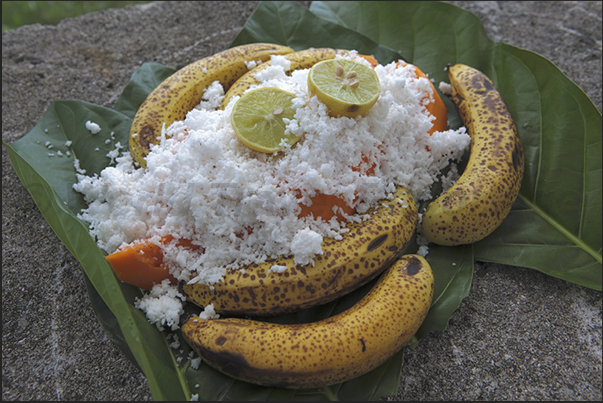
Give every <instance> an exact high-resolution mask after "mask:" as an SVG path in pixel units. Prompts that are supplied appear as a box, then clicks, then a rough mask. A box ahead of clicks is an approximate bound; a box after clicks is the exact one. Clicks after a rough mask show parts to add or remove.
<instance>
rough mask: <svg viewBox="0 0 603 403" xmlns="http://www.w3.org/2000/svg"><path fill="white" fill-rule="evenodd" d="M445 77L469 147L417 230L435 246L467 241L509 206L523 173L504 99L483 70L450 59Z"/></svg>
mask: <svg viewBox="0 0 603 403" xmlns="http://www.w3.org/2000/svg"><path fill="white" fill-rule="evenodd" d="M448 76H449V78H450V84H451V86H452V101H453V102H454V104H455V106H456V108H457V110H458V112H459V115H460V117H461V119H462V120H463V123H464V124H465V127H466V128H467V132H468V133H469V135H470V136H471V150H470V156H469V161H468V163H467V167H466V168H465V170H464V171H463V173H462V174H461V176H460V178H459V179H458V180H457V181H456V183H454V185H453V186H451V187H450V188H449V189H448V190H447V191H446V192H444V193H443V194H442V195H441V196H439V197H438V198H437V199H436V200H434V201H433V202H431V203H430V204H429V205H428V207H427V209H426V210H425V212H424V213H423V217H422V232H423V235H424V236H425V237H426V238H427V239H429V240H430V241H431V242H434V243H437V244H440V245H461V244H471V243H474V242H477V241H479V240H481V239H483V238H485V237H486V236H488V235H489V234H491V233H492V232H493V231H494V230H495V229H496V228H498V226H499V225H500V224H501V223H502V222H503V220H504V219H505V218H506V217H507V215H508V214H509V212H510V211H511V207H512V205H513V203H514V202H515V199H516V198H517V196H518V194H519V189H520V187H521V180H522V178H523V171H524V155H523V147H522V144H521V139H520V137H519V133H518V132H517V128H516V126H515V123H514V121H513V117H512V116H511V113H510V112H509V109H508V108H507V105H506V104H505V101H504V99H503V98H502V96H501V94H500V93H499V92H498V90H497V89H496V87H495V86H494V84H493V83H492V81H490V79H489V78H488V77H487V76H486V75H485V74H483V73H482V72H480V71H478V70H476V69H474V68H472V67H469V66H466V65H462V64H455V65H452V66H448Z"/></svg>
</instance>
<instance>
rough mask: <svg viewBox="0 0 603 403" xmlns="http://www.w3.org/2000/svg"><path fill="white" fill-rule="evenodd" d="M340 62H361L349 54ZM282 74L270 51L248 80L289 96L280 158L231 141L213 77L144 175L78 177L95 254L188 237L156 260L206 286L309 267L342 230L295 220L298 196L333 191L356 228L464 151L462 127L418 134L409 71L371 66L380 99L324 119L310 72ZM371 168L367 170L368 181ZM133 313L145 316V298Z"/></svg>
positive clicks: (418, 192) (422, 189) (419, 112)
mask: <svg viewBox="0 0 603 403" xmlns="http://www.w3.org/2000/svg"><path fill="white" fill-rule="evenodd" d="M346 57H351V58H354V59H357V60H359V61H362V62H364V63H366V62H365V61H364V59H362V58H357V57H356V56H355V54H354V53H352V54H351V56H346ZM250 65H253V63H251V64H250ZM288 67H289V62H288V61H287V60H286V59H285V58H284V57H283V56H273V57H272V64H271V66H270V67H269V68H266V69H264V70H262V72H261V73H260V74H258V76H257V77H256V78H258V79H259V80H261V84H259V86H260V87H278V88H281V89H283V90H286V91H289V92H291V93H293V94H295V95H296V96H297V98H295V99H294V101H293V106H294V108H295V109H296V113H295V118H294V119H292V120H291V121H289V122H288V125H287V130H288V131H290V132H291V133H294V134H296V135H298V136H301V140H300V141H299V142H298V143H296V144H295V145H293V146H291V147H288V148H286V149H285V150H283V151H282V152H280V153H276V154H274V155H269V154H263V153H258V152H255V151H252V150H250V149H249V148H247V147H246V146H244V145H243V144H242V143H241V142H240V141H239V140H238V138H237V136H236V134H235V132H234V131H233V129H232V126H231V124H230V113H231V111H232V108H233V105H234V103H235V102H236V100H237V99H238V97H234V98H233V99H232V100H231V101H230V103H229V105H228V106H227V107H226V108H225V109H224V110H216V107H217V106H218V105H219V104H220V102H221V101H222V99H223V96H224V90H223V89H222V87H221V86H220V84H219V83H217V82H216V83H214V84H213V85H212V86H210V87H209V88H208V89H207V90H206V92H205V95H204V99H203V101H202V102H201V103H200V105H199V106H198V107H197V108H195V109H193V110H192V111H191V112H189V114H188V115H187V117H186V119H185V120H184V121H182V122H175V123H174V124H172V125H171V126H170V127H168V128H167V129H165V130H164V131H163V133H162V137H161V142H160V143H159V144H158V145H156V146H152V147H151V152H150V153H149V155H148V157H147V169H136V168H135V167H134V164H133V160H132V157H131V155H130V154H129V153H128V152H124V153H123V155H122V156H121V157H117V158H115V161H116V165H115V166H111V167H108V168H106V169H104V170H103V171H102V172H101V173H100V175H95V176H93V177H89V176H85V175H83V173H82V174H81V175H78V183H77V184H76V185H74V188H75V189H76V190H77V191H79V192H81V193H82V194H83V195H84V197H85V200H86V202H88V203H89V205H88V208H87V209H86V210H84V211H82V213H81V214H80V218H81V219H83V220H85V221H86V222H88V223H89V224H90V232H91V234H92V235H93V236H94V237H96V239H97V242H98V245H99V247H100V248H102V249H103V250H105V251H106V252H108V253H111V252H114V251H115V250H117V249H118V248H119V247H120V246H122V245H124V244H128V243H131V242H133V241H136V240H141V239H144V240H148V239H151V240H157V241H158V240H159V239H160V237H164V236H168V235H172V236H174V237H175V238H176V239H178V238H180V237H181V238H185V239H189V240H192V242H193V243H194V244H196V245H200V246H202V247H203V249H204V253H201V252H195V251H193V250H191V249H187V248H182V247H177V246H176V245H175V243H172V244H170V245H168V246H166V247H165V251H164V261H166V262H167V263H168V264H169V266H170V271H171V272H172V274H173V275H174V276H175V277H176V278H177V279H179V280H184V281H200V282H203V283H207V284H212V283H215V282H216V281H219V280H220V278H221V276H222V275H223V274H224V273H225V272H226V270H227V269H238V268H241V267H242V266H245V265H247V264H249V263H252V262H263V261H266V260H267V259H269V258H275V257H279V256H291V255H293V256H294V258H295V263H299V264H309V263H312V262H313V258H314V257H315V256H316V255H317V254H320V253H322V250H321V242H322V240H323V238H324V237H336V238H337V237H341V236H342V234H343V233H344V232H345V231H344V230H343V225H344V224H341V223H338V222H337V220H336V219H332V220H331V221H330V222H324V221H322V220H321V219H318V220H314V219H312V218H308V217H307V218H304V219H300V218H298V213H299V211H300V206H299V205H298V203H299V202H300V201H301V202H302V203H305V204H309V203H310V197H312V196H314V195H315V194H316V193H317V192H318V193H323V194H332V195H339V196H340V197H343V198H344V199H345V200H346V202H347V203H348V204H349V205H353V206H354V207H355V208H356V211H357V212H358V213H360V214H359V215H356V216H352V217H349V219H350V220H357V221H358V220H362V219H363V214H362V213H364V212H366V210H368V208H370V207H371V206H373V205H375V203H376V202H377V201H378V200H379V199H382V198H384V197H387V196H388V195H390V194H391V193H392V192H393V191H394V190H395V187H396V185H403V186H405V187H407V188H408V189H409V190H410V191H411V193H412V195H413V196H414V197H415V199H416V201H417V202H418V201H420V200H425V199H427V198H430V189H431V186H432V184H433V183H434V182H435V181H436V180H437V177H438V174H439V172H440V170H442V169H443V168H445V167H447V166H448V165H450V163H451V161H454V160H458V159H459V158H460V157H461V156H462V155H463V152H464V151H465V150H466V149H467V147H468V146H469V143H470V138H469V136H468V134H467V133H466V131H465V129H464V128H460V129H458V130H448V131H444V132H435V133H434V134H433V135H432V136H429V135H428V130H429V129H430V128H431V126H432V124H431V121H430V116H429V115H428V114H427V112H426V109H425V106H424V105H423V104H422V103H423V102H426V100H423V98H424V97H425V94H426V93H431V86H430V83H429V81H428V80H427V79H425V78H417V77H416V76H415V73H414V69H413V68H412V67H411V66H410V65H408V66H406V67H399V68H396V66H395V63H392V64H390V65H387V66H378V67H376V68H375V71H376V73H377V75H378V77H379V79H380V82H381V94H380V97H379V100H378V101H377V103H376V104H375V106H374V107H373V108H372V109H371V110H370V111H369V113H368V114H367V115H366V116H364V117H357V118H346V117H341V118H335V117H330V116H329V114H328V110H327V108H326V106H325V105H324V104H322V103H321V102H319V101H318V99H317V98H316V97H310V96H309V95H308V89H307V77H308V72H309V70H298V71H295V72H293V74H292V75H291V76H287V75H286V74H285V70H286V69H287V68H288ZM254 88H256V86H252V87H251V88H250V89H254ZM422 100H423V101H422ZM111 157H112V158H114V156H113V155H112V156H111ZM372 166H375V167H376V168H375V169H374V174H371V175H367V174H366V171H367V170H368V169H369V168H371V167H372ZM356 167H360V169H358V168H356ZM455 172H456V170H454V172H453V173H455ZM449 180H451V181H453V180H454V178H449ZM299 191H301V193H297V192H299ZM300 196H301V197H302V198H301V199H298V197H300ZM273 270H274V271H284V270H286V267H282V266H279V267H275V268H273ZM162 290H163V292H164V294H165V293H166V292H169V291H166V290H164V289H163V288H162ZM154 292H155V291H152V292H151V294H153V293H154ZM172 297H174V296H172ZM175 297H176V299H178V296H175ZM152 298H161V296H159V295H157V296H155V297H152ZM173 299H174V298H173ZM139 306H140V308H141V309H143V310H146V311H147V314H148V312H149V307H147V306H145V302H144V300H143V301H141V302H140V303H139ZM176 311H177V309H176ZM174 323H177V321H175V322H172V321H171V319H166V320H165V323H163V324H164V325H167V326H174Z"/></svg>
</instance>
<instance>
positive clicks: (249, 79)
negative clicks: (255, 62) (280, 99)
mask: <svg viewBox="0 0 603 403" xmlns="http://www.w3.org/2000/svg"><path fill="white" fill-rule="evenodd" d="M344 52H347V51H345V50H336V49H331V48H312V49H305V50H300V51H297V52H293V53H288V54H286V55H284V56H285V58H286V59H287V60H289V61H290V62H291V66H290V67H289V70H287V71H286V72H285V73H286V74H287V75H291V73H292V72H293V71H295V70H302V69H309V68H311V67H312V66H314V65H315V64H316V63H318V62H320V61H322V60H328V59H334V58H335V56H336V55H337V54H338V53H344ZM271 65H272V62H271V61H270V60H268V61H266V62H265V63H262V64H260V65H259V66H256V67H254V68H253V69H251V70H249V71H248V72H247V73H245V75H243V76H242V77H241V78H239V79H238V80H237V81H236V82H235V83H234V84H233V85H232V87H230V89H229V90H228V91H227V92H226V94H225V95H224V99H223V100H222V104H221V106H220V107H221V109H224V108H226V106H227V105H228V103H229V102H230V100H231V98H232V97H235V96H241V95H243V93H244V92H245V91H246V90H247V89H248V88H249V87H250V86H252V85H254V84H259V83H260V81H259V80H258V79H257V78H256V77H255V76H256V74H257V73H259V72H260V71H262V70H265V69H266V68H268V67H270V66H271Z"/></svg>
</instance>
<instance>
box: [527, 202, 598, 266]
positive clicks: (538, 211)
mask: <svg viewBox="0 0 603 403" xmlns="http://www.w3.org/2000/svg"><path fill="white" fill-rule="evenodd" d="M519 198H520V199H521V201H522V202H524V203H525V204H526V205H527V206H528V207H529V208H530V209H532V210H533V211H534V212H535V213H536V214H538V215H539V216H540V217H542V218H543V219H544V220H545V221H546V222H547V223H549V224H551V225H552V226H553V227H554V228H555V229H556V230H557V231H559V232H561V233H562V234H563V235H564V236H565V237H567V238H568V239H569V240H571V241H572V242H573V243H574V244H576V246H578V247H579V248H580V249H582V250H584V251H585V252H586V253H588V254H589V255H591V256H592V257H594V258H595V260H596V261H597V262H599V264H601V254H600V253H598V252H597V251H596V250H594V248H592V247H590V246H589V245H588V244H586V242H584V241H583V240H582V239H580V238H579V237H578V236H576V235H574V234H573V233H571V232H570V231H569V230H568V229H567V228H565V227H564V226H562V225H560V224H559V223H558V222H557V221H556V220H554V219H553V218H552V217H551V216H550V215H548V214H546V213H545V212H544V210H543V209H542V208H540V206H538V205H537V204H536V203H534V202H532V201H531V200H530V199H528V198H527V197H525V196H523V195H522V194H519Z"/></svg>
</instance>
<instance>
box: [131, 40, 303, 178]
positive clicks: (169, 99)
mask: <svg viewBox="0 0 603 403" xmlns="http://www.w3.org/2000/svg"><path fill="white" fill-rule="evenodd" d="M291 52H293V49H291V48H289V47H287V46H281V45H275V44H272V43H252V44H247V45H241V46H236V47H234V48H230V49H226V50H224V51H222V52H219V53H216V54H214V55H212V56H209V57H206V58H203V59H201V60H198V61H196V62H194V63H191V64H189V65H187V66H185V67H183V68H182V69H180V70H178V71H177V72H176V73H174V74H172V75H171V76H170V77H168V78H167V79H165V80H164V81H163V82H162V83H161V84H160V85H159V86H157V87H156V88H155V89H154V90H153V91H152V92H151V93H150V94H149V95H148V96H147V98H146V99H145V101H144V102H143V103H142V105H141V106H140V108H139V109H138V111H137V112H136V115H135V116H134V120H133V122H132V127H131V129H130V139H129V143H130V154H131V155H132V157H133V158H134V160H135V161H136V162H137V163H138V164H139V165H140V166H141V167H143V168H144V167H146V160H145V158H146V156H147V155H148V153H149V151H150V145H151V144H157V143H158V137H159V136H160V135H161V128H162V126H163V125H164V124H165V127H166V128H167V127H168V126H169V125H171V124H172V123H173V122H175V121H179V120H183V119H184V118H185V117H186V114H187V113H188V112H189V111H191V110H192V109H193V108H194V107H195V106H197V105H198V104H199V102H201V99H202V96H203V92H204V91H205V89H206V88H207V87H208V86H209V85H211V84H212V83H213V82H214V81H219V82H220V84H222V86H223V87H224V91H227V90H228V88H230V86H231V85H232V84H233V83H234V82H235V81H236V80H237V79H238V78H239V77H241V76H242V75H243V74H245V73H246V72H248V71H249V69H248V68H247V65H246V62H251V61H262V62H265V61H266V60H269V59H270V56H271V55H273V54H276V55H283V54H287V53H291Z"/></svg>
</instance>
